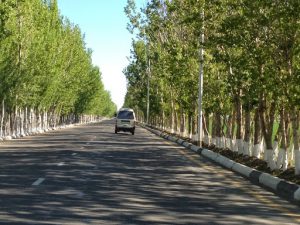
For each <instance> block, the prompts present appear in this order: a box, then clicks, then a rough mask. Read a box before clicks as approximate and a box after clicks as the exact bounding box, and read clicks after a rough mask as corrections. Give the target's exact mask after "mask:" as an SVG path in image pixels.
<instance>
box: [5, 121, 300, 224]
mask: <svg viewBox="0 0 300 225" xmlns="http://www.w3.org/2000/svg"><path fill="white" fill-rule="evenodd" d="M0 223H1V224H72V225H73V224H105V225H108V224H147V225H148V224H149V225H152V224H153V225H154V224H155V225H156V224H170V225H171V224H172V225H176V224H216V225H222V224H236V225H239V224H255V225H257V224H272V225H276V224H278V225H285V224H300V210H299V207H298V206H295V205H292V204H291V203H289V202H287V201H284V200H281V199H280V198H278V197H276V196H275V195H273V194H272V193H271V192H268V191H266V190H264V189H262V188H261V187H258V186H255V185H253V184H251V183H250V182H249V181H247V180H245V179H244V178H242V177H240V176H238V175H236V174H234V173H233V172H231V171H228V170H225V169H223V168H221V167H220V166H218V165H215V164H213V163H212V162H209V161H208V160H206V159H204V158H202V157H201V156H199V155H197V154H195V153H193V152H191V151H189V150H187V149H185V148H183V147H181V146H179V145H176V144H174V143H171V142H168V141H166V140H164V139H161V138H159V137H157V136H155V135H154V134H152V133H150V132H149V131H147V130H145V129H142V128H140V127H138V128H137V129H136V133H135V135H131V134H130V133H122V132H120V133H118V134H115V133H114V125H113V121H112V120H108V121H103V122H101V123H97V124H92V125H84V126H77V127H74V128H67V129H64V130H59V131H51V132H49V133H45V134H41V135H36V136H32V137H25V138H23V139H18V140H12V141H7V142H2V143H0Z"/></svg>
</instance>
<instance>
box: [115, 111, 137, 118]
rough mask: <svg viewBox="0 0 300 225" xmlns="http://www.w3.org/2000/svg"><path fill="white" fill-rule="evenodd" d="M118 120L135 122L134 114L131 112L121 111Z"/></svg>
mask: <svg viewBox="0 0 300 225" xmlns="http://www.w3.org/2000/svg"><path fill="white" fill-rule="evenodd" d="M117 118H118V119H128V120H133V119H134V116H133V112H131V111H120V112H119V113H118V116H117Z"/></svg>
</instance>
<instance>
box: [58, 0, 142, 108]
mask: <svg viewBox="0 0 300 225" xmlns="http://www.w3.org/2000/svg"><path fill="white" fill-rule="evenodd" d="M126 3H127V0H58V7H59V10H60V13H61V15H63V16H64V17H67V18H69V20H70V21H71V22H72V23H74V24H78V25H79V27H80V28H81V31H82V33H83V34H85V42H86V45H87V47H88V48H91V49H92V50H93V55H92V60H93V64H94V65H97V66H99V68H100V70H101V73H102V81H103V83H104V86H105V89H106V90H108V91H109V92H110V93H111V97H112V100H113V101H114V102H115V103H116V104H117V106H118V108H120V107H121V106H122V105H123V102H124V97H125V94H126V79H125V76H124V75H123V73H122V71H123V69H124V68H125V67H126V66H127V65H128V60H127V58H126V57H128V56H129V55H130V48H131V39H132V38H133V36H132V35H131V34H130V33H129V32H128V31H127V29H126V26H127V23H128V18H127V17H126V15H125V13H124V7H125V6H126ZM136 4H137V6H138V7H142V6H144V5H145V4H146V0H136Z"/></svg>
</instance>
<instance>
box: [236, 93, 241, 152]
mask: <svg viewBox="0 0 300 225" xmlns="http://www.w3.org/2000/svg"><path fill="white" fill-rule="evenodd" d="M240 94H241V93H239V94H238V95H237V96H236V97H235V98H236V99H235V106H236V126H237V129H236V142H237V147H238V153H239V154H243V139H242V137H243V117H242V116H243V114H242V111H243V109H242V104H241V99H240Z"/></svg>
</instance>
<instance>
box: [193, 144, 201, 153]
mask: <svg viewBox="0 0 300 225" xmlns="http://www.w3.org/2000/svg"><path fill="white" fill-rule="evenodd" d="M199 149H200V147H199V146H196V145H192V147H191V150H192V151H194V152H198V150H199Z"/></svg>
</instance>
